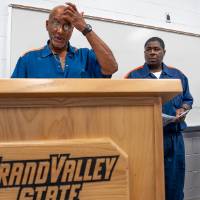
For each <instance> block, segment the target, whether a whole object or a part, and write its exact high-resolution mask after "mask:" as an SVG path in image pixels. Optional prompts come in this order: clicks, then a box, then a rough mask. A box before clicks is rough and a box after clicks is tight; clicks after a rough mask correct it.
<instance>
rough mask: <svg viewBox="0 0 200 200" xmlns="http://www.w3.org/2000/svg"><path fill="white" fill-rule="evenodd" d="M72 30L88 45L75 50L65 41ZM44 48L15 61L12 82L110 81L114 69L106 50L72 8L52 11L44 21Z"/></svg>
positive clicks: (111, 57) (90, 28)
mask: <svg viewBox="0 0 200 200" xmlns="http://www.w3.org/2000/svg"><path fill="white" fill-rule="evenodd" d="M74 28H76V29H77V30H78V31H80V32H81V33H82V34H83V36H84V37H86V39H87V40H88V42H89V43H90V45H91V47H92V50H90V49H88V48H80V49H76V48H75V47H73V46H71V44H70V42H69V40H70V38H71V35H72V32H73V29H74ZM46 29H47V31H48V33H49V41H48V42H47V45H46V46H44V47H42V48H41V49H38V50H33V51H29V52H28V53H26V54H24V55H23V56H22V57H20V58H19V60H18V62H17V65H16V67H15V70H14V72H13V74H12V78H110V77H111V75H112V74H113V73H114V72H116V71H117V69H118V66H117V63H116V60H115V58H114V56H113V54H112V52H111V50H110V48H109V47H108V46H107V45H106V44H105V42H103V41H102V40H101V39H100V38H99V37H98V36H97V35H96V34H95V32H94V31H93V30H92V27H91V26H90V25H89V24H87V23H86V22H85V20H84V18H83V14H82V13H79V12H78V10H77V8H76V6H75V5H74V4H72V3H66V6H64V5H61V6H57V7H55V8H54V9H53V10H52V11H51V13H50V15H49V19H48V20H47V21H46Z"/></svg>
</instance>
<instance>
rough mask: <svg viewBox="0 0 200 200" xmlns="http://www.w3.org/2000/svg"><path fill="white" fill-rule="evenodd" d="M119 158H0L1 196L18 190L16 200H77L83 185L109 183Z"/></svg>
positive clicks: (66, 156)
mask: <svg viewBox="0 0 200 200" xmlns="http://www.w3.org/2000/svg"><path fill="white" fill-rule="evenodd" d="M118 158H119V155H113V156H101V157H72V156H71V155H70V154H62V155H60V154H50V155H49V157H47V158H46V159H37V160H5V161H4V157H0V192H1V190H7V189H12V188H15V189H16V191H17V194H16V195H15V196H16V197H17V198H16V199H17V200H58V199H59V200H75V199H77V200H78V199H79V197H80V193H81V191H82V190H83V189H84V188H83V187H84V184H87V183H94V184H95V183H97V182H105V181H110V180H111V178H112V173H113V171H114V170H115V166H116V163H117V161H118Z"/></svg>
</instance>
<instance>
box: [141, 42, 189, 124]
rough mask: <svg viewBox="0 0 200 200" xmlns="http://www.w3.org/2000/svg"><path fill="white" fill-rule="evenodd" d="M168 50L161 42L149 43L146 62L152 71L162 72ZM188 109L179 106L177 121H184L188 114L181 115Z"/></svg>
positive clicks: (145, 53)
mask: <svg viewBox="0 0 200 200" xmlns="http://www.w3.org/2000/svg"><path fill="white" fill-rule="evenodd" d="M165 52H166V50H165V49H163V48H162V46H161V45H160V43H159V42H158V41H151V42H149V43H147V45H146V47H145V49H144V57H145V62H146V63H147V64H148V66H149V69H150V72H153V73H154V72H160V71H162V63H163V58H164V56H165ZM183 106H184V107H185V108H187V107H188V108H189V106H188V105H187V104H184V105H183ZM185 111H186V109H184V108H179V109H177V110H176V121H177V122H179V121H184V120H185V117H186V115H183V116H182V117H179V116H180V115H181V114H182V113H183V112H185Z"/></svg>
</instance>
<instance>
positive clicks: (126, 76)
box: [124, 65, 144, 78]
mask: <svg viewBox="0 0 200 200" xmlns="http://www.w3.org/2000/svg"><path fill="white" fill-rule="evenodd" d="M143 67H144V66H143V65H142V66H139V67H136V68H134V69H132V70H130V71H129V72H128V73H127V74H126V75H125V76H124V78H128V75H129V74H130V73H132V72H134V71H136V70H138V69H141V68H143Z"/></svg>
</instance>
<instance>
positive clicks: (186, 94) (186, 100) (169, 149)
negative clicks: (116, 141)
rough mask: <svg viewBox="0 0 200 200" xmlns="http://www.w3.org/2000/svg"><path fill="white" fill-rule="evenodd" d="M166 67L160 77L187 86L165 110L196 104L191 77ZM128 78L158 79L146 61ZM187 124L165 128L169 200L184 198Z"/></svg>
mask: <svg viewBox="0 0 200 200" xmlns="http://www.w3.org/2000/svg"><path fill="white" fill-rule="evenodd" d="M162 66H163V70H162V73H161V75H160V79H180V80H181V83H182V87H183V92H182V94H180V95H178V96H176V97H174V98H173V99H171V100H170V101H168V102H166V103H165V104H164V105H163V107H162V111H163V113H166V114H168V115H173V116H176V110H177V109H178V108H181V106H182V105H183V104H188V105H190V106H191V107H192V104H193V98H192V95H191V94H190V91H189V85H188V79H187V77H186V76H185V75H184V74H183V73H182V72H181V71H180V70H178V69H176V68H171V67H168V66H166V65H165V64H164V63H163V64H162ZM127 78H136V79H137V78H140V79H141V78H144V79H154V78H155V79H157V77H156V76H155V75H154V74H153V73H151V72H150V70H149V66H148V65H147V64H146V63H145V64H144V65H143V66H141V67H138V68H136V69H135V70H133V71H131V72H130V73H129V74H128V75H127ZM184 128H186V123H185V122H181V123H170V124H169V125H167V126H165V127H164V128H163V132H164V137H163V138H164V165H165V196H166V197H165V198H166V200H183V198H184V194H183V188H184V179H185V149H184V141H183V136H182V131H183V129H184Z"/></svg>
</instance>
